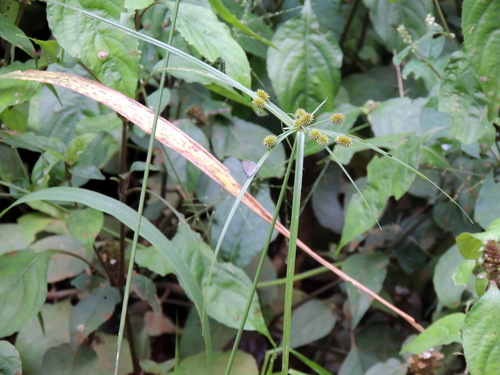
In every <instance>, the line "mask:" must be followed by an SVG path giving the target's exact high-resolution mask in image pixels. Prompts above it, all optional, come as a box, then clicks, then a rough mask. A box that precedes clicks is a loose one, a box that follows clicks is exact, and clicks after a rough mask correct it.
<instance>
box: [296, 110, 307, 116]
mask: <svg viewBox="0 0 500 375" xmlns="http://www.w3.org/2000/svg"><path fill="white" fill-rule="evenodd" d="M306 113H307V112H306V110H305V109H304V108H299V109H297V110H296V111H295V113H294V116H295V118H301V117H302V116H304V115H305V114H306Z"/></svg>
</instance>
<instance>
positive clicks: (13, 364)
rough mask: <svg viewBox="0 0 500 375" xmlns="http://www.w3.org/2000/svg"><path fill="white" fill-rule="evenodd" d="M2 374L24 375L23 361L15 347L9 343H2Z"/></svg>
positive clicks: (0, 345) (0, 368)
mask: <svg viewBox="0 0 500 375" xmlns="http://www.w3.org/2000/svg"><path fill="white" fill-rule="evenodd" d="M0 373H1V374H5V375H8V374H13V375H16V374H19V375H20V374H22V366H21V359H20V358H19V352H18V351H17V350H16V348H15V347H14V345H12V344H11V343H10V342H8V341H4V340H2V341H0Z"/></svg>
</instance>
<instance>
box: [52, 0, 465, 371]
mask: <svg viewBox="0 0 500 375" xmlns="http://www.w3.org/2000/svg"><path fill="white" fill-rule="evenodd" d="M50 2H51V3H54V4H58V5H61V6H65V7H67V8H70V9H73V10H77V11H79V12H82V13H84V14H86V15H88V16H90V17H93V18H96V19H98V20H100V21H102V22H106V23H108V24H111V25H112V26H114V27H117V28H119V29H121V30H122V31H124V32H126V33H128V34H129V35H132V36H134V37H137V38H139V39H141V40H143V41H146V42H148V43H151V44H154V45H156V46H159V47H160V48H163V49H165V50H167V51H170V52H172V53H175V54H177V55H179V56H181V57H183V58H185V59H187V60H189V61H190V62H192V63H195V64H196V65H198V66H199V67H200V69H201V70H199V71H198V70H193V69H188V70H187V71H189V72H190V73H193V74H199V75H203V76H206V77H210V78H212V79H213V80H214V81H218V82H220V83H222V84H225V85H229V86H231V87H233V88H235V89H238V90H240V91H241V92H243V93H245V94H247V95H248V96H249V97H251V98H252V104H253V105H254V106H255V107H257V108H261V109H266V110H267V111H269V112H270V113H271V114H273V115H274V116H275V117H276V118H277V119H278V120H279V121H280V122H281V123H282V125H283V133H282V134H280V135H278V136H276V135H269V136H267V137H266V138H264V139H263V145H264V146H265V147H266V148H267V149H268V150H267V152H264V154H263V156H262V158H261V159H260V160H259V162H258V163H257V164H256V166H255V170H253V172H252V173H249V177H248V179H247V181H246V183H245V184H244V186H243V187H242V188H241V190H240V191H239V194H238V196H237V199H236V201H235V204H234V206H233V209H232V210H231V213H230V215H229V217H228V220H227V222H226V224H225V226H224V229H223V231H222V234H221V236H220V238H219V242H218V243H217V245H216V247H215V250H214V255H213V258H212V264H211V266H210V269H209V272H208V277H207V282H206V285H205V286H204V288H205V300H206V293H207V291H208V285H210V280H211V275H212V273H213V270H214V266H215V263H216V261H217V255H218V251H219V249H220V247H221V244H222V241H223V240H224V233H225V231H226V230H227V228H228V226H229V223H230V220H231V218H232V217H233V216H234V213H235V212H236V208H237V206H238V204H239V203H240V202H241V201H242V200H243V197H244V195H245V193H246V190H247V189H248V187H249V186H250V184H251V182H252V179H253V178H254V176H255V173H256V171H257V170H258V169H259V168H260V167H261V166H262V165H263V164H264V162H265V160H266V159H267V158H268V157H269V155H270V154H271V153H272V151H273V149H274V147H275V146H276V145H277V144H280V143H281V142H283V141H284V140H288V139H289V138H292V139H291V141H290V143H291V144H292V145H293V146H292V148H291V155H290V162H289V165H288V168H287V172H286V175H285V180H284V183H283V186H282V191H281V193H280V198H279V200H278V206H277V209H276V212H275V215H274V217H273V219H272V221H271V223H272V225H271V226H270V231H269V233H270V234H269V236H268V241H267V243H269V242H270V241H269V239H270V236H271V233H272V230H273V228H274V225H275V223H276V221H277V217H278V215H277V213H278V212H279V205H280V204H281V202H282V201H283V199H284V191H285V188H286V186H287V183H288V178H289V176H290V175H291V171H292V166H294V167H295V169H294V184H293V197H292V213H291V221H290V237H289V239H290V240H289V247H288V257H287V271H286V289H285V290H286V291H285V302H284V316H283V339H282V344H281V348H280V349H279V351H281V353H282V366H281V367H282V370H281V373H282V374H283V375H284V374H287V373H288V371H289V356H290V353H291V352H292V351H291V348H290V332H291V316H292V314H291V312H292V293H293V280H294V271H295V256H296V248H297V244H298V242H299V241H298V236H297V232H298V225H299V216H300V206H301V192H302V171H303V166H304V144H305V139H306V137H309V138H310V139H312V140H314V141H315V142H316V143H317V144H319V145H320V146H323V147H324V148H325V150H327V151H328V153H329V155H330V156H331V158H332V159H333V160H334V161H336V162H337V164H338V165H339V167H340V168H341V169H342V171H343V172H344V173H345V174H346V176H347V178H348V179H349V180H350V181H351V183H352V184H353V186H354V187H355V189H356V191H357V192H358V194H359V195H360V196H361V198H362V199H363V201H364V204H365V205H366V206H367V207H368V209H369V210H370V211H371V212H372V214H373V216H374V219H375V221H376V222H377V224H378V221H377V220H378V218H377V217H376V214H375V212H374V211H373V209H372V208H371V205H370V202H368V201H367V200H366V199H365V198H364V196H363V194H362V191H361V190H360V189H359V188H358V187H357V186H356V184H355V183H354V180H353V179H352V178H351V176H350V175H349V173H348V172H347V170H346V169H345V168H344V166H343V165H342V163H340V162H339V161H338V159H337V157H336V155H335V153H334V152H333V151H332V149H331V148H330V147H328V145H329V144H330V138H332V139H333V140H334V144H335V145H336V147H337V146H338V147H350V146H352V144H354V143H356V142H358V143H361V144H363V145H364V146H367V147H369V148H371V149H372V150H374V151H375V152H377V153H379V154H381V155H382V156H384V157H388V158H390V159H391V160H393V161H394V162H396V163H399V164H401V165H403V166H404V167H405V168H407V169H409V170H410V171H412V172H413V173H415V174H416V175H418V176H419V177H421V178H423V179H425V180H427V181H428V182H430V183H431V184H433V185H434V186H435V187H436V188H437V189H439V191H441V193H443V194H444V195H445V196H446V197H447V198H448V199H450V200H451V201H452V202H453V203H454V204H455V205H457V206H458V207H459V209H460V210H461V211H462V212H463V213H464V214H465V215H467V214H466V213H465V211H464V210H463V209H462V208H461V207H460V206H459V205H458V203H457V202H455V201H454V200H453V199H452V198H451V197H450V196H449V195H448V194H447V193H446V192H444V191H443V190H442V189H441V188H440V187H439V186H438V185H437V184H435V183H434V182H433V181H431V180H429V179H428V178H427V177H426V176H425V175H423V174H422V173H420V172H419V171H418V170H416V169H415V168H413V167H412V166H410V165H408V164H407V163H405V162H404V161H402V160H400V159H399V158H397V157H395V156H394V155H391V154H390V153H388V152H387V151H384V150H383V149H381V148H379V147H377V146H375V145H372V144H370V143H369V142H367V141H365V140H363V139H361V138H359V137H357V136H355V135H353V134H342V133H339V132H337V131H336V130H335V124H339V123H341V122H342V121H343V120H344V115H343V114H341V113H336V114H333V115H332V116H330V121H331V123H332V128H331V130H324V129H322V130H320V129H318V128H317V127H316V125H318V123H315V122H314V118H315V115H316V113H317V111H318V110H319V109H320V108H321V105H319V106H318V107H317V108H316V109H315V110H314V111H312V112H308V111H307V110H305V109H301V108H299V109H297V110H296V111H295V113H293V114H287V113H285V112H284V111H283V110H282V109H281V108H279V107H278V106H277V105H275V104H274V103H272V101H271V100H270V97H269V95H268V94H267V93H266V92H265V91H264V90H257V91H255V92H254V91H252V90H250V89H249V88H247V87H246V86H244V85H242V84H241V83H239V82H237V81H235V80H234V79H232V78H230V77H229V76H227V75H226V74H224V73H222V72H220V71H219V70H217V69H215V68H213V67H211V66H210V65H208V64H205V63H204V62H202V61H201V60H199V59H196V58H194V57H192V56H190V55H188V54H186V53H185V52H182V51H180V50H178V49H175V48H174V47H172V46H171V45H169V44H166V43H163V42H160V41H157V40H155V39H153V38H150V37H147V36H145V35H142V34H140V33H137V32H135V31H133V30H130V29H128V28H126V27H124V26H122V25H119V24H117V23H114V22H111V21H109V20H106V19H104V18H102V17H99V16H96V15H94V14H92V13H90V12H87V11H84V10H82V9H78V8H74V7H71V6H68V5H66V4H60V3H57V2H53V1H50ZM167 61H168V59H167ZM168 69H169V68H168V66H166V67H165V68H164V70H163V72H165V71H168ZM157 119H158V113H156V116H155V121H154V123H156V121H157ZM151 137H152V138H151V139H152V140H153V139H154V137H155V134H154V131H152V132H151ZM151 149H152V142H150V145H149V150H150V152H151ZM150 159H151V158H150V156H149V157H148V159H147V160H148V163H147V164H149V161H150ZM145 180H146V176H145ZM144 189H145V187H143V191H144ZM138 217H139V218H140V217H141V213H140V211H139V216H138ZM467 217H468V216H467ZM469 219H470V218H469ZM471 221H472V220H471ZM140 226H141V221H140V219H139V220H138V222H137V227H136V235H135V237H134V242H135V243H137V236H138V233H139V232H140ZM339 250H340V249H339ZM265 254H266V252H265V251H263V253H262V257H261V261H260V264H259V267H258V272H257V274H256V276H255V280H254V285H253V289H252V291H251V294H250V298H249V301H248V305H247V308H246V315H248V311H249V306H250V303H251V301H252V298H253V295H254V294H255V289H256V286H257V283H258V280H259V275H260V270H261V269H262V264H263V259H264V257H265ZM130 264H131V265H133V256H132V257H131V260H130ZM131 267H132V266H130V267H129V276H130V273H131V269H132V268H131ZM129 293H130V277H128V278H127V284H126V287H125V290H124V296H125V297H124V298H125V302H124V310H123V311H125V312H124V313H122V320H121V321H122V322H124V314H126V306H127V304H126V298H127V296H128V295H129ZM199 307H200V306H198V308H199ZM201 307H202V311H201V321H202V325H203V330H204V332H205V340H206V341H205V343H206V346H207V351H210V341H209V340H210V339H209V333H208V329H207V328H208V327H207V326H206V324H207V319H206V303H203V305H202V306H201ZM245 321H246V316H245V318H244V319H242V322H241V327H240V329H239V331H238V336H237V340H236V342H235V345H234V348H233V353H234V352H235V350H236V348H237V343H238V341H239V338H240V337H241V333H242V332H243V329H244V327H245ZM123 326H124V323H121V329H120V332H121V334H122V333H123ZM121 337H122V335H121V336H120V339H119V343H118V348H120V346H121ZM268 337H269V339H270V340H271V342H273V340H272V338H271V336H270V335H269V336H268ZM119 353H120V350H119V349H118V352H117V361H116V363H118V360H119ZM232 358H234V356H233V355H232ZM208 361H209V357H208ZM117 368H118V366H116V370H115V373H116V371H117ZM230 369H231V361H230V364H229V365H228V367H227V369H226V374H229V373H230Z"/></svg>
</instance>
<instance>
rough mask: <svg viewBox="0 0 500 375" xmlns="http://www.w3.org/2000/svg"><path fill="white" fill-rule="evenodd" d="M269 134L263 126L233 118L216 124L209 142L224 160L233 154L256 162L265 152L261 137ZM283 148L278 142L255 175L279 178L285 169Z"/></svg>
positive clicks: (217, 154)
mask: <svg viewBox="0 0 500 375" xmlns="http://www.w3.org/2000/svg"><path fill="white" fill-rule="evenodd" d="M267 135H269V130H267V129H265V128H264V127H262V126H260V125H257V124H254V123H251V122H248V121H244V120H241V119H239V118H234V120H233V122H232V123H230V124H220V123H218V124H216V125H215V126H214V127H213V130H212V135H211V144H212V147H213V150H214V153H215V155H216V156H217V157H218V158H219V159H221V160H224V159H226V158H227V157H230V156H233V157H235V158H238V159H240V160H245V159H248V160H252V161H254V162H257V161H258V160H259V159H260V158H261V156H262V155H263V154H264V152H265V147H264V146H263V145H262V139H264V137H265V136H267ZM285 157H286V156H285V150H284V147H283V145H282V144H279V145H277V146H276V147H275V149H274V150H273V153H272V154H271V155H270V156H269V157H268V158H267V160H266V162H265V163H264V164H263V165H262V167H261V168H259V170H258V171H257V176H258V177H260V178H262V179H266V178H272V177H276V178H281V177H282V176H283V173H284V171H285V167H284V165H285Z"/></svg>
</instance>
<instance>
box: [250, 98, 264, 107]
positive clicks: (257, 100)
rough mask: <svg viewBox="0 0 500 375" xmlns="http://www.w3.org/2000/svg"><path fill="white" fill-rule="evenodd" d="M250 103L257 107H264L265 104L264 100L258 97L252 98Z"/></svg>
mask: <svg viewBox="0 0 500 375" xmlns="http://www.w3.org/2000/svg"><path fill="white" fill-rule="evenodd" d="M252 104H253V105H254V106H255V107H257V108H264V106H265V105H266V101H265V100H264V99H262V98H260V97H259V98H255V99H254V100H252Z"/></svg>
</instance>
